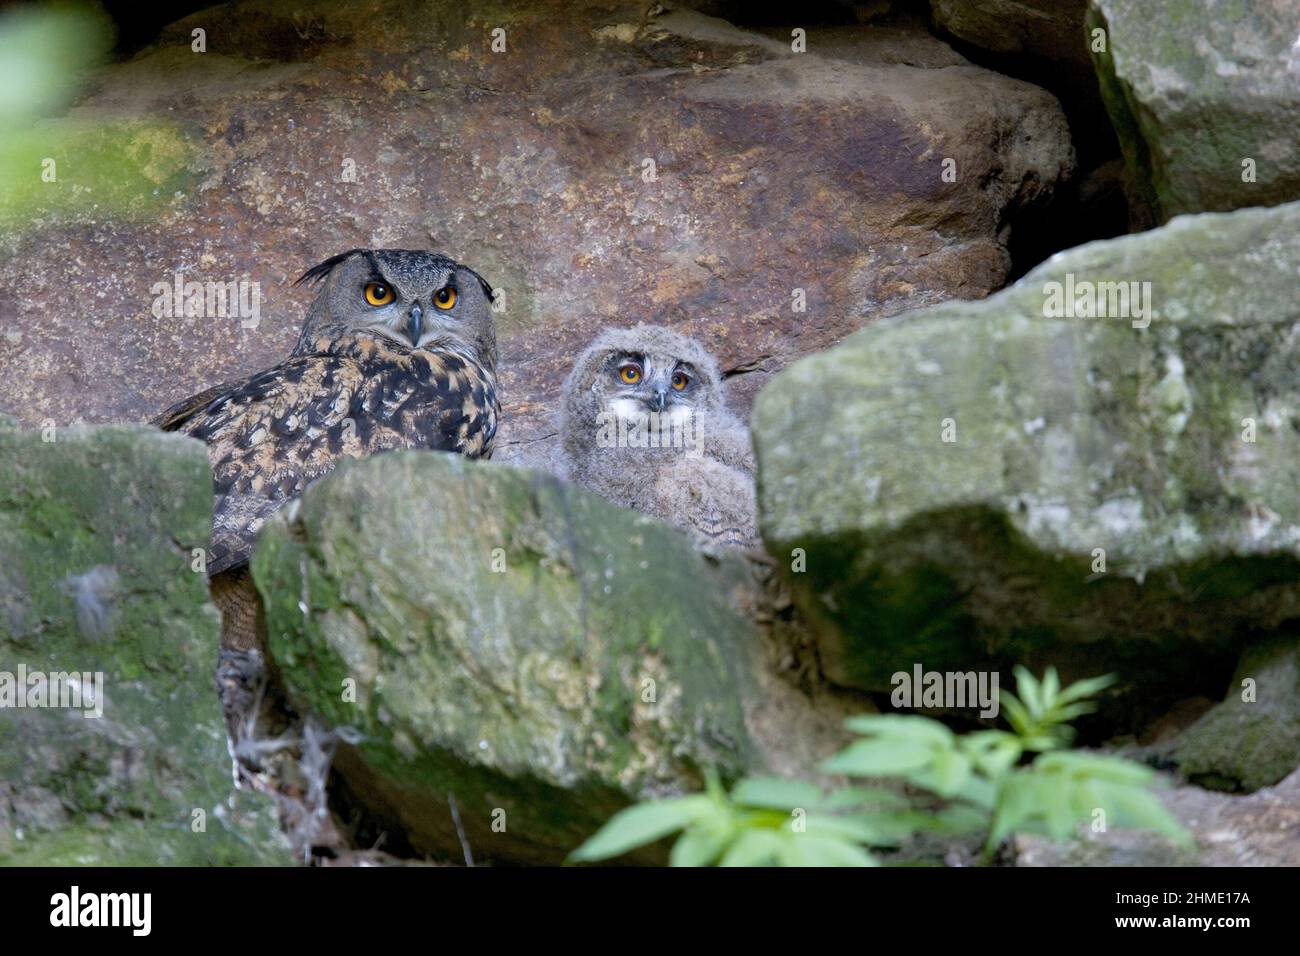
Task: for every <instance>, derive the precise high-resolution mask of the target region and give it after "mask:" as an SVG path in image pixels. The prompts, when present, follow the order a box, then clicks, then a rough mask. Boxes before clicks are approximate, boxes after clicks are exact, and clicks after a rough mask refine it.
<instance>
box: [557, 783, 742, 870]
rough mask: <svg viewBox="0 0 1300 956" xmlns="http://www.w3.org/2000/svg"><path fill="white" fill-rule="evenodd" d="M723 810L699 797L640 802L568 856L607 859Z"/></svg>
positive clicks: (612, 819) (582, 859) (574, 858)
mask: <svg viewBox="0 0 1300 956" xmlns="http://www.w3.org/2000/svg"><path fill="white" fill-rule="evenodd" d="M719 810H720V808H719V806H718V804H717V802H716V801H715V800H713V799H712V798H711V797H708V796H705V795H703V794H696V795H693V796H689V797H673V798H671V799H668V800H655V801H653V802H651V803H640V804H637V805H635V806H631V807H628V808H626V809H624V810H620V811H619V812H618V813H616V814H614V816H612V817H610V818H609V820H608V821H607V822H606V823H605V825H604V826H603V827H601V828H600V829H599V830H597V831H596V832H595V833H594V834H593V835H592V836H591V837H589V838H588V839H587V841H586V842H585V843H583V844H582V846H580V847H578V848H577V849H576V850H574V851H573V853H571V854H570V855H569V859H570V860H573V861H577V862H591V861H594V860H607V859H609V858H610V857H613V856H619V855H621V854H623V853H626V852H627V851H628V850H634V849H636V848H637V847H639V846H645V845H646V844H647V843H653V842H654V841H655V840H658V839H660V838H661V837H665V836H667V835H668V834H670V833H672V832H673V831H675V830H681V829H683V828H684V827H686V826H688V825H689V824H691V823H694V822H695V821H697V820H700V819H702V818H704V817H706V816H708V815H709V814H716V813H718V812H719Z"/></svg>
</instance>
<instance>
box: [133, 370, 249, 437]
mask: <svg viewBox="0 0 1300 956" xmlns="http://www.w3.org/2000/svg"><path fill="white" fill-rule="evenodd" d="M240 384H242V383H240V382H222V383H221V384H220V385H213V386H212V387H211V388H208V389H204V390H203V391H201V392H199V393H198V394H197V395H191V396H190V397H189V398H185V399H182V400H181V401H179V402H177V403H176V404H175V405H172V406H171V407H170V408H168V409H167V410H166V411H165V412H161V413H160V414H158V415H155V416H154V417H153V418H151V419H149V424H150V425H153V426H155V427H157V428H161V429H162V430H163V431H165V432H174V431H176V430H178V429H179V428H180V427H181V426H182V425H184V424H185V423H186V422H188V421H189V420H190V419H191V418H193V417H194V416H195V415H197V414H198V413H199V412H201V411H203V409H205V408H207V407H208V405H209V404H211V402H212V400H213V399H215V398H220V397H221V396H222V395H224V394H225V393H226V392H229V391H230V390H232V389H234V388H237V387H238V386H239V385H240Z"/></svg>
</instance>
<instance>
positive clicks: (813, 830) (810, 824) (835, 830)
mask: <svg viewBox="0 0 1300 956" xmlns="http://www.w3.org/2000/svg"><path fill="white" fill-rule="evenodd" d="M804 822H805V824H806V828H805V829H804V831H803V832H802V833H800V832H799V831H797V830H795V829H794V828H793V823H794V821H791V825H790V826H789V827H787V829H789V830H790V832H791V833H793V834H794V835H795V836H803V835H805V834H806V835H808V836H819V837H828V838H831V839H836V840H850V841H853V842H855V843H867V844H871V845H874V846H885V845H887V844H893V843H895V842H897V841H896V840H895V839H894V838H893V837H891V836H890V835H887V834H886V833H885V832H884V831H883V830H882V829H881V828H880V827H878V826H876V825H875V823H874V820H873V817H871V816H868V815H865V814H861V815H854V816H834V815H832V814H828V813H818V814H809V815H808V816H807V818H806V819H805V821H804Z"/></svg>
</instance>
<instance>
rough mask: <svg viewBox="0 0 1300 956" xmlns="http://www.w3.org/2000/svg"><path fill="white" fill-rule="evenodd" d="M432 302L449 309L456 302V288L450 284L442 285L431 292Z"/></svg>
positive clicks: (441, 307)
mask: <svg viewBox="0 0 1300 956" xmlns="http://www.w3.org/2000/svg"><path fill="white" fill-rule="evenodd" d="M433 304H434V305H436V306H437V307H438V308H440V309H450V308H451V307H452V306H453V305H455V304H456V290H455V289H453V288H452V287H451V286H449V285H448V286H443V287H442V288H441V289H439V290H438V291H437V292H435V293H434V294H433Z"/></svg>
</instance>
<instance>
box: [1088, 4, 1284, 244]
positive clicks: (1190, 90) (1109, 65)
mask: <svg viewBox="0 0 1300 956" xmlns="http://www.w3.org/2000/svg"><path fill="white" fill-rule="evenodd" d="M1087 27H1088V30H1089V31H1090V33H1091V31H1094V30H1097V29H1101V30H1104V31H1105V37H1106V44H1105V49H1104V50H1100V49H1095V48H1094V53H1093V60H1094V64H1095V66H1096V68H1097V75H1098V80H1099V83H1100V88H1101V94H1102V98H1103V100H1104V101H1105V103H1106V108H1107V110H1108V111H1109V113H1110V116H1111V120H1112V122H1113V123H1114V126H1115V129H1116V131H1117V133H1118V134H1119V139H1120V146H1121V148H1122V149H1123V152H1124V158H1125V161H1126V164H1127V166H1128V171H1129V179H1130V186H1131V189H1132V193H1133V195H1132V196H1131V197H1130V198H1131V199H1132V200H1134V201H1135V203H1136V205H1137V206H1138V207H1139V208H1138V209H1137V210H1136V217H1135V219H1136V222H1137V223H1138V224H1140V225H1143V226H1146V225H1150V224H1151V223H1152V222H1164V221H1166V220H1168V219H1169V218H1170V217H1171V216H1175V215H1180V214H1183V213H1195V212H1215V211H1227V210H1231V209H1240V208H1243V207H1246V206H1270V205H1274V204H1277V203H1283V202H1290V201H1292V200H1296V199H1300V123H1297V122H1296V117H1297V115H1300V52H1297V50H1296V48H1295V47H1294V44H1295V40H1296V29H1297V25H1296V18H1295V11H1294V9H1293V8H1291V9H1288V7H1287V5H1286V4H1282V3H1250V2H1242V0H1165V2H1163V3H1161V4H1160V5H1159V7H1158V10H1153V9H1152V4H1151V3H1149V2H1146V0H1092V4H1091V6H1090V8H1089V11H1088V18H1087Z"/></svg>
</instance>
